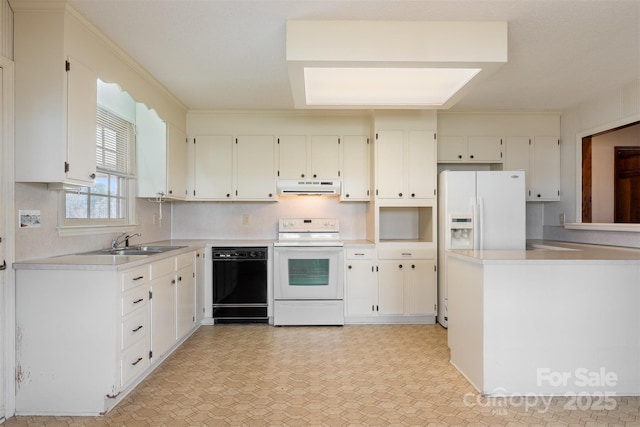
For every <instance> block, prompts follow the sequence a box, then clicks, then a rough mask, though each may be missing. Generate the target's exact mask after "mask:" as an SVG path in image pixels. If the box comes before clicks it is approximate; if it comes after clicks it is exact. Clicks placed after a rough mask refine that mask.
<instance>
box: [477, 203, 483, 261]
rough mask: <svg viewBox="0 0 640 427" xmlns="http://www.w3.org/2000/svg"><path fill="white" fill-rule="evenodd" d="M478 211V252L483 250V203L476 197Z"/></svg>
mask: <svg viewBox="0 0 640 427" xmlns="http://www.w3.org/2000/svg"><path fill="white" fill-rule="evenodd" d="M478 210H479V211H480V212H479V215H478V217H479V220H480V221H479V222H480V225H479V228H480V250H483V249H484V201H483V199H482V197H478Z"/></svg>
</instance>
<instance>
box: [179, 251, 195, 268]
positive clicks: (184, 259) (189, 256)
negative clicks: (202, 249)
mask: <svg viewBox="0 0 640 427" xmlns="http://www.w3.org/2000/svg"><path fill="white" fill-rule="evenodd" d="M193 258H194V253H193V252H189V253H186V254H182V255H178V256H177V257H176V270H180V269H181V268H184V267H187V266H189V265H193Z"/></svg>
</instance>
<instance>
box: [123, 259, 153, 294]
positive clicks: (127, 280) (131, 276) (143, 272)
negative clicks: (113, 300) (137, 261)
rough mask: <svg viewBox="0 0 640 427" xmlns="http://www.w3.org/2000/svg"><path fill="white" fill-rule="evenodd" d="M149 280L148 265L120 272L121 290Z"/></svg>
mask: <svg viewBox="0 0 640 427" xmlns="http://www.w3.org/2000/svg"><path fill="white" fill-rule="evenodd" d="M148 280H149V267H148V266H146V265H145V266H143V267H139V268H136V269H134V270H130V271H125V272H124V273H123V274H122V290H123V291H126V290H127V289H131V288H133V287H136V286H140V285H142V284H144V283H146V282H147V281H148Z"/></svg>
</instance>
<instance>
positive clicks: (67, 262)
mask: <svg viewBox="0 0 640 427" xmlns="http://www.w3.org/2000/svg"><path fill="white" fill-rule="evenodd" d="M274 242H275V240H271V239H173V240H162V241H156V242H146V243H136V244H135V245H132V246H184V247H182V248H179V249H175V250H171V251H167V252H162V253H158V254H153V255H102V254H100V255H93V254H85V253H76V254H67V255H58V256H52V257H47V258H39V259H31V260H24V261H16V262H14V263H13V268H14V269H15V270H65V269H66V270H124V269H128V268H131V267H136V266H138V265H143V264H146V263H149V262H153V261H157V260H160V259H164V258H169V257H172V256H176V255H181V254H184V253H187V252H191V251H194V250H198V249H202V248H204V247H251V246H267V247H269V246H273V243H274ZM343 243H344V245H345V246H350V245H363V244H373V243H372V242H369V241H366V240H345V241H344V242H343Z"/></svg>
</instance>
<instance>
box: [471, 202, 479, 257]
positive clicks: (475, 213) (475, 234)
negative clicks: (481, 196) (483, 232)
mask: <svg viewBox="0 0 640 427" xmlns="http://www.w3.org/2000/svg"><path fill="white" fill-rule="evenodd" d="M471 211H472V215H473V219H472V220H473V222H472V224H473V249H480V245H479V243H480V228H479V226H480V218H479V214H478V200H476V199H474V198H472V199H471Z"/></svg>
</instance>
